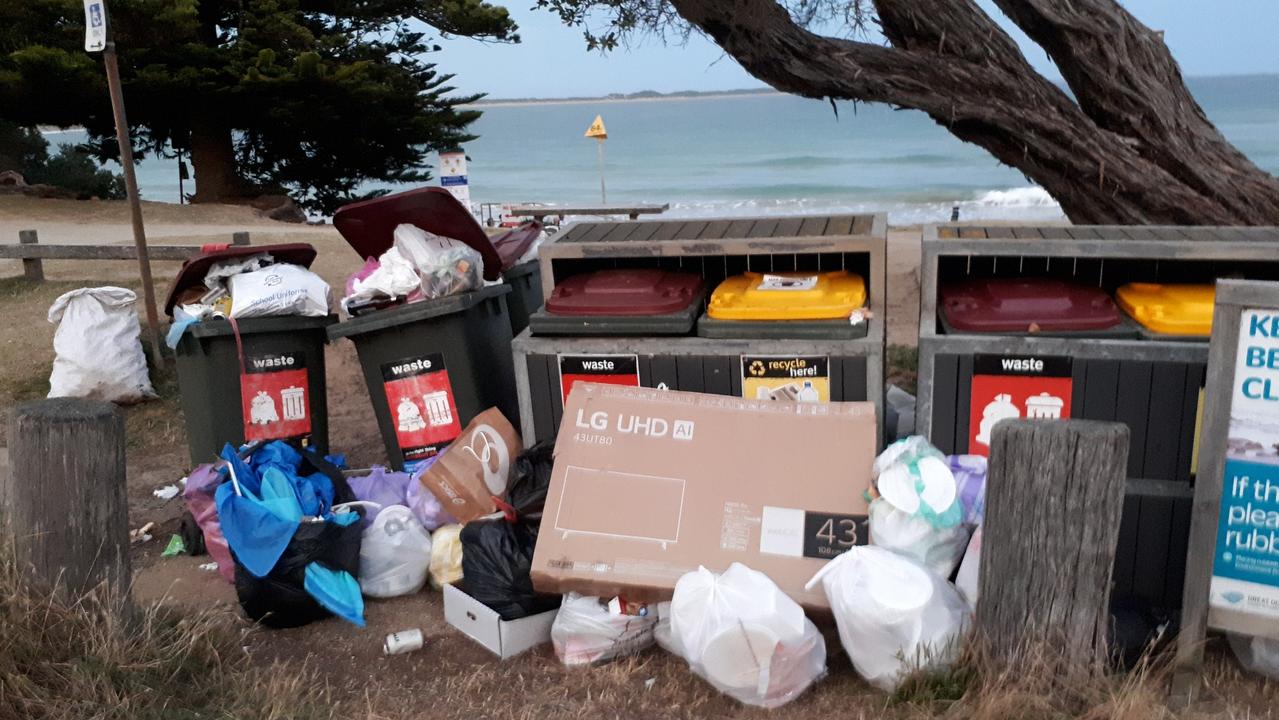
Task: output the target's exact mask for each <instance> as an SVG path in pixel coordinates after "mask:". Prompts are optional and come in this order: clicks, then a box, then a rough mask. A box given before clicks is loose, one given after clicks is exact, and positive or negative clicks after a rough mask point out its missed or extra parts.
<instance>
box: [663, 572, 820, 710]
mask: <svg viewBox="0 0 1279 720" xmlns="http://www.w3.org/2000/svg"><path fill="white" fill-rule="evenodd" d="M670 617H671V625H670V630H671V636H672V641H673V644H674V645H675V646H676V647H678V648H680V649H681V650H682V653H681V656H682V657H683V658H684V659H685V660H687V661H688V664H689V666H690V667H691V668H692V670H693V672H694V673H696V674H697V675H698V676H700V677H702V678H704V679H705V680H706V681H707V682H709V683H710V684H711V685H714V686H715V688H716V689H718V690H719V691H720V692H723V693H725V694H727V695H729V696H730V697H732V698H734V699H735V700H737V701H739V702H742V703H745V704H747V705H756V706H759V707H766V708H773V707H778V706H780V705H784V704H786V703H787V702H790V701H791V700H793V699H795V698H796V697H798V696H799V694H800V693H801V692H803V691H804V690H805V689H806V688H807V687H808V686H809V685H811V684H813V682H815V681H816V680H818V679H819V678H821V677H822V676H823V675H825V674H826V643H825V641H824V640H822V636H821V633H819V632H818V631H817V628H816V626H814V625H813V623H812V622H811V621H809V620H808V618H806V617H804V611H803V609H802V608H800V606H799V605H797V604H796V603H795V601H794V600H791V599H790V598H789V597H787V596H786V594H785V593H783V592H782V591H781V590H780V589H778V587H777V585H775V584H774V583H773V581H772V580H770V579H768V576H767V575H765V574H763V573H761V572H757V571H755V570H751V569H750V568H748V567H746V566H745V565H742V564H741V563H733V564H732V565H730V566H729V568H728V570H726V571H725V572H724V573H723V574H722V575H716V574H715V573H713V572H711V571H709V570H707V569H706V568H704V567H702V568H698V569H697V570H696V571H694V572H690V573H686V574H685V575H684V576H683V577H681V578H680V579H679V581H678V582H676V583H675V592H674V595H673V597H672V598H671V605H670Z"/></svg>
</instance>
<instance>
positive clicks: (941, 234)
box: [937, 227, 986, 240]
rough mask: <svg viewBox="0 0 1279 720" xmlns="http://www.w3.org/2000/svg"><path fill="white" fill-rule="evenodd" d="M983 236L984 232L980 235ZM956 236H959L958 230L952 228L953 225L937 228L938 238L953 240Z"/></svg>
mask: <svg viewBox="0 0 1279 720" xmlns="http://www.w3.org/2000/svg"><path fill="white" fill-rule="evenodd" d="M985 236H986V235H985V233H982V237H985ZM957 237H959V231H958V230H957V229H956V228H953V227H940V228H937V239H939V240H954V239H955V238H957Z"/></svg>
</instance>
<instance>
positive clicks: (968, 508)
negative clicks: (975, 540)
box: [946, 455, 986, 525]
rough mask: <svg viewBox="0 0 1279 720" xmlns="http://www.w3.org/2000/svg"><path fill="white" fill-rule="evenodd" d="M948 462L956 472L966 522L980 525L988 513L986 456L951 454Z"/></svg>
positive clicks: (956, 485)
mask: <svg viewBox="0 0 1279 720" xmlns="http://www.w3.org/2000/svg"><path fill="white" fill-rule="evenodd" d="M946 462H947V464H948V465H950V471H951V472H952V473H954V474H955V487H956V489H957V490H958V492H959V503H960V504H961V505H963V507H964V523H965V524H967V525H980V524H981V519H982V517H983V516H984V515H985V514H986V458H984V457H982V456H981V455H950V456H948V457H947V458H946Z"/></svg>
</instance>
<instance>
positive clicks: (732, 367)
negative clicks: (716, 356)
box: [728, 355, 742, 397]
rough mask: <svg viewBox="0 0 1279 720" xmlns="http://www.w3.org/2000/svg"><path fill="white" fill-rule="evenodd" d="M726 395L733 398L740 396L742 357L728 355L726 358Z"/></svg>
mask: <svg viewBox="0 0 1279 720" xmlns="http://www.w3.org/2000/svg"><path fill="white" fill-rule="evenodd" d="M728 383H729V391H728V394H729V395H732V396H733V397H741V396H742V356H741V355H730V356H729V357H728Z"/></svg>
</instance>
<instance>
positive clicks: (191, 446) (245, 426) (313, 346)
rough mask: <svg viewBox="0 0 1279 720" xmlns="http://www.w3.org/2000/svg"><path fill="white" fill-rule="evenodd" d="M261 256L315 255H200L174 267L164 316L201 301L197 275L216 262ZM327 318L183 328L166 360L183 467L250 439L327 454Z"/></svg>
mask: <svg viewBox="0 0 1279 720" xmlns="http://www.w3.org/2000/svg"><path fill="white" fill-rule="evenodd" d="M263 253H266V254H269V255H270V256H271V259H272V261H273V262H275V263H287V264H290V265H300V266H302V267H310V266H311V263H312V262H313V261H314V260H315V256H316V252H315V248H314V247H312V246H311V245H309V244H306V243H283V244H279V245H256V246H234V247H228V248H224V249H218V250H213V251H210V252H207V253H204V254H202V255H199V256H197V257H195V258H192V259H190V260H188V261H186V263H184V264H183V265H182V268H181V269H180V270H179V271H178V274H177V276H176V277H174V279H173V283H172V284H171V285H170V286H169V292H168V296H167V297H166V299H165V302H164V311H165V312H166V313H167V314H168V315H169V316H170V317H172V316H173V311H174V308H175V307H176V306H179V305H184V304H187V303H192V302H196V301H198V300H199V299H200V298H201V297H202V296H204V295H205V293H207V292H208V291H209V288H207V287H205V285H204V281H205V275H206V274H207V273H208V272H209V270H210V269H211V268H212V267H213V266H214V265H215V264H216V263H219V262H224V261H228V260H241V259H245V258H249V257H252V256H254V255H260V254H263ZM335 320H336V318H335V317H334V316H332V315H329V316H327V317H299V316H292V315H282V316H278V317H256V318H243V319H239V320H237V321H236V322H235V324H234V325H232V323H231V322H230V321H228V320H226V319H223V318H208V319H205V320H202V321H200V322H198V323H195V324H193V325H190V326H188V327H187V328H186V329H185V331H184V332H183V333H182V335H181V337H180V338H179V339H178V343H177V346H176V347H175V348H174V354H175V357H176V363H175V364H176V366H177V372H178V386H179V388H180V390H181V404H182V414H183V416H184V418H185V421H186V432H187V448H188V451H189V452H190V456H191V462H192V463H194V464H199V463H203V462H209V461H211V460H212V459H213V458H215V457H216V456H217V454H218V453H219V452H220V451H221V450H222V446H223V445H224V444H226V443H228V442H229V443H231V444H233V445H241V444H243V443H245V442H247V441H251V440H291V441H293V442H296V443H298V444H301V445H306V446H309V447H311V448H313V449H315V450H316V451H318V452H320V453H321V454H324V453H326V452H328V446H329V418H328V391H327V389H326V386H325V374H324V346H325V344H326V343H327V342H328V338H327V335H326V333H325V331H326V329H327V328H328V327H329V325H331V324H333V322H334V321H335ZM237 336H238V337H237ZM246 394H247V395H248V397H246ZM255 401H256V405H255ZM255 408H256V409H257V410H258V412H256V413H255V412H254V410H255Z"/></svg>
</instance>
